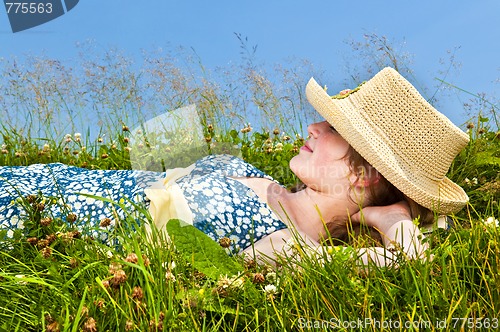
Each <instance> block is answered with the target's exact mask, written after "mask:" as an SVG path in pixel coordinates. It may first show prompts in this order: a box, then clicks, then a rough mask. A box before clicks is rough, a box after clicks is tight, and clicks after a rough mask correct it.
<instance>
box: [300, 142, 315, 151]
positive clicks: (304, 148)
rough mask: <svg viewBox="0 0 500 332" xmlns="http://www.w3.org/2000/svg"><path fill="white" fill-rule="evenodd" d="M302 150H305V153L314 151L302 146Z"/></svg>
mask: <svg viewBox="0 0 500 332" xmlns="http://www.w3.org/2000/svg"><path fill="white" fill-rule="evenodd" d="M300 149H301V150H304V151H307V152H312V150H311V149H310V148H309V147H308V146H307V144H306V145H302V147H301V148H300Z"/></svg>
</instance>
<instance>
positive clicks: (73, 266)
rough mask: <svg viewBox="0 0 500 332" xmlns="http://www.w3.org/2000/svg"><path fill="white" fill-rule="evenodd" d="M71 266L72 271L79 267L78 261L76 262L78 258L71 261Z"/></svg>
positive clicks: (72, 258)
mask: <svg viewBox="0 0 500 332" xmlns="http://www.w3.org/2000/svg"><path fill="white" fill-rule="evenodd" d="M69 266H71V268H72V269H74V268H76V267H77V266H78V261H77V260H76V258H74V257H71V258H70V259H69Z"/></svg>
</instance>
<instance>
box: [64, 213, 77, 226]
mask: <svg viewBox="0 0 500 332" xmlns="http://www.w3.org/2000/svg"><path fill="white" fill-rule="evenodd" d="M76 219H77V216H76V214H74V213H68V215H67V216H66V221H67V222H69V223H71V224H72V223H74V222H75V221H76Z"/></svg>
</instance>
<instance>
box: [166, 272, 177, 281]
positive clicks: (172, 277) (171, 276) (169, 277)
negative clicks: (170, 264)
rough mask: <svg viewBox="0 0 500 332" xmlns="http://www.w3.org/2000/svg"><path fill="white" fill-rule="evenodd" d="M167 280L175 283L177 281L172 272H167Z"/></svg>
mask: <svg viewBox="0 0 500 332" xmlns="http://www.w3.org/2000/svg"><path fill="white" fill-rule="evenodd" d="M165 280H166V281H172V282H174V281H175V276H174V274H173V273H172V272H170V271H167V272H165Z"/></svg>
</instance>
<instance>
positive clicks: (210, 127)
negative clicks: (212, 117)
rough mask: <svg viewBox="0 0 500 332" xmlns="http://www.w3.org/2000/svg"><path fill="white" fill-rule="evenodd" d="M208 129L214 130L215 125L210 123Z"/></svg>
mask: <svg viewBox="0 0 500 332" xmlns="http://www.w3.org/2000/svg"><path fill="white" fill-rule="evenodd" d="M207 129H208V131H209V132H213V131H214V126H213V125H211V124H209V125H208V126H207Z"/></svg>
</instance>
